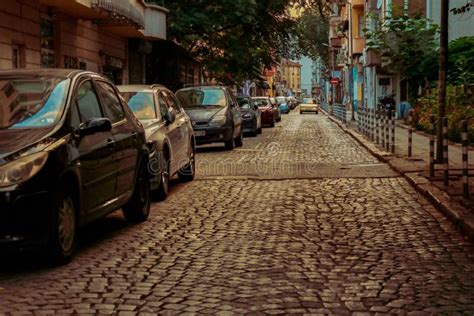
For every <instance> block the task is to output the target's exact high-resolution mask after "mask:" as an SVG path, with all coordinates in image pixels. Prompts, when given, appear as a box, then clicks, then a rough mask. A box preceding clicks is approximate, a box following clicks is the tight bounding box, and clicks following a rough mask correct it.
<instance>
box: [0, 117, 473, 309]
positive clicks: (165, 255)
mask: <svg viewBox="0 0 474 316" xmlns="http://www.w3.org/2000/svg"><path fill="white" fill-rule="evenodd" d="M283 120H284V121H283V126H285V125H284V124H288V126H292V124H293V123H292V122H293V121H296V122H300V123H301V124H303V125H304V124H307V123H308V122H314V123H315V124H313V125H314V126H315V127H314V128H315V129H316V130H317V129H319V128H323V127H324V128H325V129H328V130H330V129H335V127H334V126H333V125H332V123H329V122H328V121H326V118H324V117H321V116H309V115H308V116H303V117H300V116H298V115H289V116H284V118H283ZM294 124H296V123H294ZM326 132H327V131H326ZM271 133H272V131H271V130H270V131H268V130H265V131H264V136H266V135H271ZM274 133H280V131H275V132H274ZM265 134H266V135H265ZM321 134H324V133H323V132H321ZM308 135H309V134H308ZM322 137H330V136H329V135H327V136H322ZM252 142H253V143H252ZM258 143H259V141H258V139H254V140H253V141H249V142H248V144H247V145H246V146H247V147H244V148H248V147H249V146H250V147H252V146H254V145H255V146H257V145H258ZM288 144H289V145H288V146H290V145H291V144H292V143H291V142H288ZM285 146H287V145H281V147H282V148H283V149H284V148H285ZM346 146H348V147H352V146H358V145H357V144H355V143H354V142H348V143H347V145H346ZM325 150H329V149H325ZM348 150H349V151H351V152H354V151H357V152H359V154H362V155H365V154H364V151H363V150H362V149H356V150H354V149H351V148H349V149H348ZM211 154H212V155H216V156H217V155H219V154H218V153H216V152H212V153H211ZM211 154H206V153H204V155H211ZM234 154H235V156H236V159H238V157H239V156H238V155H242V153H240V154H239V153H238V152H235V153H234ZM302 155H306V154H302ZM313 156H318V155H317V154H316V155H313ZM308 157H309V156H308ZM341 157H344V154H341ZM347 160H350V158H347ZM362 160H363V161H367V157H361V161H362ZM372 162H373V163H376V160H372ZM101 229H102V230H103V231H105V232H104V233H103V234H104V235H100V236H101V237H100V238H97V239H95V238H94V237H89V238H88V242H86V244H85V245H83V246H82V247H81V249H80V250H79V252H78V254H77V256H76V257H75V258H74V260H73V261H72V262H71V263H70V264H68V265H66V266H62V267H53V268H52V267H43V266H40V267H33V268H25V269H21V268H18V267H14V268H10V270H9V271H8V269H6V268H3V271H0V314H12V315H23V314H38V315H44V314H72V313H77V314H87V313H93V314H97V313H100V314H121V315H137V314H138V315H156V314H158V313H159V314H195V313H198V314H205V313H212V314H222V315H227V314H245V313H251V314H256V315H257V314H283V313H284V314H329V313H333V314H338V315H342V314H356V313H359V312H360V313H372V314H375V313H380V314H385V313H393V314H413V315H415V314H420V313H421V314H450V315H451V314H467V315H472V314H473V313H474V245H473V244H472V243H470V242H469V241H467V240H466V239H465V238H464V237H463V236H462V235H461V234H460V233H459V232H457V230H456V229H455V228H454V227H453V226H452V224H451V223H450V222H449V221H448V220H446V219H445V218H444V217H443V216H442V215H441V214H440V213H439V212H437V211H436V210H435V209H434V207H433V206H432V205H430V204H429V203H428V202H427V201H426V200H425V199H424V198H422V197H421V196H420V195H418V194H417V193H416V192H415V191H414V190H413V189H412V188H411V187H410V186H409V185H408V183H407V182H406V181H405V180H404V179H402V178H400V177H393V176H390V177H385V178H383V177H382V178H350V177H342V178H335V179H325V178H320V179H297V180H292V179H287V180H278V181H277V180H231V179H222V178H219V179H205V180H197V181H194V182H192V183H188V184H180V185H177V186H175V187H174V188H173V192H172V194H171V196H170V197H169V198H168V199H167V200H166V201H164V202H162V203H156V204H154V205H153V208H152V214H151V217H150V220H149V221H148V222H145V223H142V224H140V225H128V224H126V223H125V221H124V219H123V218H122V216H121V215H120V214H119V213H117V214H114V215H112V216H109V217H108V218H107V219H105V220H103V221H102V222H100V223H98V224H96V225H95V226H92V228H86V229H85V232H84V234H86V235H87V234H91V235H94V233H95V231H96V230H101Z"/></svg>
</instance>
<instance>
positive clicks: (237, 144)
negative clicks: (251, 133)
mask: <svg viewBox="0 0 474 316" xmlns="http://www.w3.org/2000/svg"><path fill="white" fill-rule="evenodd" d="M243 145H244V136H243V133H242V130H240V133H239V136H237V138H236V139H235V147H242V146H243Z"/></svg>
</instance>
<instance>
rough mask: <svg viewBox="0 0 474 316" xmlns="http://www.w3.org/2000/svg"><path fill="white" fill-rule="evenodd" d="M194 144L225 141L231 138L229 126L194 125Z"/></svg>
mask: <svg viewBox="0 0 474 316" xmlns="http://www.w3.org/2000/svg"><path fill="white" fill-rule="evenodd" d="M194 135H195V139H196V144H198V145H204V144H210V143H220V142H225V141H228V140H230V139H232V138H233V135H232V128H231V127H201V128H200V127H195V128H194Z"/></svg>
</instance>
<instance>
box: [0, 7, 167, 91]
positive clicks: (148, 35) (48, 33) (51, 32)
mask: <svg viewBox="0 0 474 316" xmlns="http://www.w3.org/2000/svg"><path fill="white" fill-rule="evenodd" d="M166 13H167V10H166V9H164V8H163V7H161V6H159V5H156V4H154V1H143V0H3V1H0V69H8V68H74V69H84V70H91V71H95V72H99V73H102V74H105V75H107V76H108V77H109V78H110V79H112V80H113V81H114V82H115V83H117V84H124V83H129V82H133V83H142V82H144V78H145V70H146V69H145V68H146V67H145V61H144V59H145V56H146V55H147V54H149V53H150V52H151V51H150V49H147V47H149V46H150V44H149V43H150V42H152V41H155V40H160V39H166Z"/></svg>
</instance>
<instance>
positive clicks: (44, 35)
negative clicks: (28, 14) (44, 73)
mask: <svg viewBox="0 0 474 316" xmlns="http://www.w3.org/2000/svg"><path fill="white" fill-rule="evenodd" d="M40 27H41V67H43V68H54V66H55V58H54V21H53V20H52V19H51V18H50V17H47V16H44V17H41V25H40Z"/></svg>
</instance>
